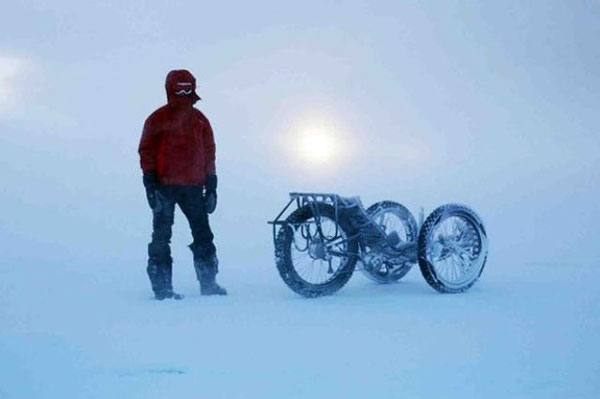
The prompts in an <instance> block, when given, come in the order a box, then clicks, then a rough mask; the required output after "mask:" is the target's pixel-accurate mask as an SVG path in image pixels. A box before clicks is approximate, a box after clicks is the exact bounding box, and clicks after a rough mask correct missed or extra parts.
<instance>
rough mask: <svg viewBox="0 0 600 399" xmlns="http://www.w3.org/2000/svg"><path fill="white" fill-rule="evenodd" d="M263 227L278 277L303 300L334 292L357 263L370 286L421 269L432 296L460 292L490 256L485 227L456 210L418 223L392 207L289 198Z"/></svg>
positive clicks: (443, 209) (320, 196)
mask: <svg viewBox="0 0 600 399" xmlns="http://www.w3.org/2000/svg"><path fill="white" fill-rule="evenodd" d="M293 204H295V209H294V210H293V211H291V207H292V205H293ZM292 209H293V208H292ZM286 215H287V216H286ZM269 223H270V224H272V225H273V240H274V243H275V259H276V264H277V269H278V271H279V274H280V275H281V278H282V279H283V281H284V282H285V283H286V284H287V285H288V286H289V287H290V288H291V289H292V290H293V291H295V292H296V293H298V294H300V295H303V296H306V297H317V296H322V295H329V294H332V293H334V292H336V291H337V290H339V289H340V288H342V287H343V286H344V285H345V284H346V283H347V282H348V280H349V279H350V277H351V276H352V273H353V272H354V270H355V269H356V268H357V264H361V265H362V267H361V268H360V270H362V271H363V272H364V274H365V275H366V276H367V277H369V278H370V279H371V280H374V281H375V282H378V283H391V282H395V281H398V280H400V279H401V278H402V277H404V276H405V275H406V273H408V271H409V270H410V269H411V268H412V266H413V265H414V264H416V263H419V267H420V269H421V272H422V274H423V277H425V280H426V281H427V283H429V285H430V286H431V287H433V288H434V289H436V290H437V291H439V292H443V293H459V292H464V291H466V290H468V289H469V288H470V287H471V286H473V284H475V282H476V281H477V279H478V278H479V277H480V276H481V273H482V271H483V268H484V266H485V262H486V259H487V253H488V244H487V235H486V232H485V228H484V226H483V222H482V221H481V219H480V218H479V216H478V215H477V214H476V213H475V212H474V211H473V210H471V209H470V208H469V207H467V206H465V205H460V204H446V205H442V206H440V207H438V208H437V209H435V210H434V211H433V212H432V213H431V214H430V215H429V216H428V217H427V218H426V219H425V220H424V221H422V220H421V221H420V223H417V221H416V220H415V218H414V217H413V215H412V214H411V213H410V211H409V210H408V209H407V208H406V207H404V206H403V205H401V204H399V203H397V202H393V201H381V202H377V203H375V204H373V205H371V206H370V207H368V208H366V209H365V208H364V206H363V204H362V202H361V201H360V198H358V197H351V198H345V197H341V196H339V195H337V194H324V193H290V200H289V202H288V203H287V205H286V206H285V207H284V208H283V210H282V211H281V212H280V213H279V214H278V215H277V216H276V217H275V219H274V220H273V221H270V222H269Z"/></svg>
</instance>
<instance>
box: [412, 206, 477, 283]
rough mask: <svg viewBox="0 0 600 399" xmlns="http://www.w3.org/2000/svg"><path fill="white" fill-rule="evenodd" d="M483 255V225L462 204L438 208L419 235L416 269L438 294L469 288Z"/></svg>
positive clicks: (474, 214)
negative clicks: (418, 269)
mask: <svg viewBox="0 0 600 399" xmlns="http://www.w3.org/2000/svg"><path fill="white" fill-rule="evenodd" d="M487 252H488V245H487V235H486V232H485V228H484V227H483V222H482V221H481V219H480V218H479V216H477V214H476V213H475V212H474V211H473V210H471V209H470V208H468V207H466V206H464V205H459V204H447V205H443V206H440V207H439V208H437V209H436V210H435V211H433V212H432V213H431V215H429V216H428V217H427V219H426V220H425V223H423V227H422V228H421V231H420V233H419V243H418V254H419V256H418V258H419V267H420V269H421V272H422V273H423V277H425V280H426V281H427V283H429V285H430V286H431V287H433V288H434V289H436V290H437V291H439V292H443V293H458V292H464V291H466V290H468V289H469V288H471V287H472V286H473V284H475V282H476V281H477V279H478V278H479V277H480V276H481V273H482V272H483V268H484V266H485V262H486V259H487Z"/></svg>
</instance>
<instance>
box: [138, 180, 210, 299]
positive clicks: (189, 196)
mask: <svg viewBox="0 0 600 399" xmlns="http://www.w3.org/2000/svg"><path fill="white" fill-rule="evenodd" d="M155 196H156V204H155V206H154V208H153V209H152V214H153V220H152V227H153V231H152V241H151V242H150V244H148V267H147V269H146V270H147V272H148V277H149V278H150V283H151V284H152V290H153V291H154V292H155V293H159V292H163V291H167V290H173V283H172V270H173V258H172V257H171V247H170V243H171V236H172V226H173V222H174V216H175V205H176V204H177V205H179V208H180V209H181V211H182V212H183V214H184V215H185V217H186V218H187V220H188V223H189V225H190V229H191V230H192V237H193V239H194V241H193V242H192V243H191V244H190V245H189V247H190V249H191V250H192V253H193V254H194V261H210V259H212V258H214V257H215V256H216V255H215V253H216V248H215V245H214V244H213V238H214V236H213V233H212V231H211V229H210V226H209V224H208V214H207V213H206V210H205V204H204V195H203V187H202V186H172V185H161V186H158V187H157V188H156V191H155Z"/></svg>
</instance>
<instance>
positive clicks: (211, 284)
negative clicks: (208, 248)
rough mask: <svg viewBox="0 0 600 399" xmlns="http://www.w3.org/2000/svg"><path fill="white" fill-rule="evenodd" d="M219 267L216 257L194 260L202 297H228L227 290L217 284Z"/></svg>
mask: <svg viewBox="0 0 600 399" xmlns="http://www.w3.org/2000/svg"><path fill="white" fill-rule="evenodd" d="M218 265H219V261H218V260H217V256H216V255H212V256H211V257H210V258H209V259H208V260H202V259H194V269H195V270H196V277H197V278H198V281H199V282H200V295H227V290H226V289H225V288H223V287H221V286H220V285H219V284H217V282H216V277H217V272H218V270H219V267H218Z"/></svg>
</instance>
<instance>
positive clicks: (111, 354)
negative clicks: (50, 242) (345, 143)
mask: <svg viewBox="0 0 600 399" xmlns="http://www.w3.org/2000/svg"><path fill="white" fill-rule="evenodd" d="M267 260H270V259H265V262H266V261H267ZM175 267H176V274H175V283H176V288H178V290H179V291H180V292H182V293H183V294H186V298H185V300H183V301H180V302H175V301H165V302H158V301H155V300H152V299H151V296H150V295H149V289H148V286H147V282H146V277H145V275H144V269H143V266H141V267H139V268H137V269H136V268H132V267H131V265H127V266H126V265H110V266H105V267H104V268H102V269H101V270H98V268H89V267H86V265H84V264H72V265H61V266H56V265H42V264H37V265H35V266H33V265H29V266H26V265H4V266H1V267H0V303H1V306H0V398H2V399H13V398H15V399H16V398H31V399H33V398H86V399H91V398H144V399H151V398H166V397H174V398H286V399H287V398H365V397H375V398H401V397H404V398H439V397H446V398H454V397H457V398H458V397H460V398H483V397H485V398H597V397H598V395H599V394H600V379H599V378H598V376H599V375H600V345H599V342H600V340H599V338H600V306H599V303H600V291H599V289H598V283H597V282H598V278H599V277H600V272H599V271H598V269H597V267H595V265H585V266H584V265H580V266H576V265H543V264H539V265H531V264H519V263H518V261H517V260H515V262H514V264H510V265H508V264H501V263H500V262H495V261H494V259H493V258H492V259H491V260H490V262H489V263H488V265H487V269H486V271H485V272H484V275H483V278H482V280H481V281H480V282H479V283H478V284H477V285H476V286H475V287H474V288H473V289H472V290H471V291H470V292H468V293H466V294H461V295H441V294H438V293H436V292H435V291H433V290H432V289H431V288H430V287H429V286H428V285H427V284H426V283H425V281H424V280H423V278H422V277H421V275H420V273H419V271H418V268H415V269H413V270H412V271H411V272H410V273H409V275H408V276H407V277H406V280H405V281H403V282H401V283H399V284H395V285H388V286H378V285H376V284H374V283H371V282H370V281H368V280H367V279H366V278H364V277H363V276H362V275H361V274H360V273H357V274H356V275H355V276H354V277H353V279H352V280H351V281H350V283H349V284H348V285H347V286H346V287H345V288H344V289H343V290H342V291H340V292H339V293H338V294H337V295H334V296H332V297H326V298H319V299H313V300H307V299H304V298H301V297H298V296H296V295H295V294H293V293H292V292H291V291H289V290H288V289H287V287H285V286H284V285H283V283H282V282H281V281H280V280H279V278H278V276H277V274H276V270H275V267H274V266H273V267H272V269H266V268H265V269H264V270H265V272H264V273H263V272H260V273H254V272H253V268H252V267H251V266H248V269H247V271H246V272H244V273H238V272H235V270H234V269H229V270H228V269H227V265H223V273H222V275H221V280H222V282H223V283H224V284H225V285H226V286H227V288H228V289H229V290H230V296H228V297H219V298H204V297H200V296H199V295H198V293H197V289H196V285H195V282H194V281H193V271H192V270H191V265H184V264H181V262H179V264H176V265H175ZM267 270H270V272H268V271H267Z"/></svg>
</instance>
